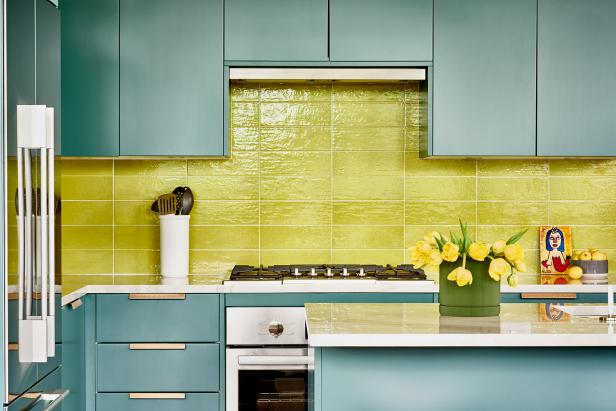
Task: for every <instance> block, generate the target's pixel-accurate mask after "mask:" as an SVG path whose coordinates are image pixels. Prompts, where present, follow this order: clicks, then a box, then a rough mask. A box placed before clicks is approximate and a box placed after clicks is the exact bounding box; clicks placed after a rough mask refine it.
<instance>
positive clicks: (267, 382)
mask: <svg viewBox="0 0 616 411" xmlns="http://www.w3.org/2000/svg"><path fill="white" fill-rule="evenodd" d="M307 385H308V371H305V370H298V371H295V370H293V371H282V370H281V371H273V370H267V371H266V370H240V371H239V387H238V388H239V410H238V411H307V410H308V392H307Z"/></svg>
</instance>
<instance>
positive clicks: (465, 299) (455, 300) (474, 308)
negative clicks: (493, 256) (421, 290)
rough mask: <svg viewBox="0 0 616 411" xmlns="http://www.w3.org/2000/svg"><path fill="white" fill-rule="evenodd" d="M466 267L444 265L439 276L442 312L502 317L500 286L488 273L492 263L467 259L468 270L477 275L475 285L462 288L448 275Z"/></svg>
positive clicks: (453, 314) (460, 315)
mask: <svg viewBox="0 0 616 411" xmlns="http://www.w3.org/2000/svg"><path fill="white" fill-rule="evenodd" d="M461 265H462V258H460V259H459V260H458V261H456V262H455V263H448V262H443V264H441V266H440V276H439V302H440V306H439V312H440V313H441V315H447V316H451V317H491V316H495V315H499V314H500V283H499V282H497V281H494V280H493V279H492V278H491V277H490V275H489V274H488V269H489V267H490V260H488V259H486V261H483V262H480V261H475V260H473V259H471V258H467V260H466V268H467V269H469V270H470V271H471V272H472V273H473V283H472V284H471V285H466V286H464V287H458V285H457V284H456V283H455V282H454V281H449V280H447V275H448V274H449V273H450V272H452V271H453V270H454V269H455V268H457V267H460V266H461Z"/></svg>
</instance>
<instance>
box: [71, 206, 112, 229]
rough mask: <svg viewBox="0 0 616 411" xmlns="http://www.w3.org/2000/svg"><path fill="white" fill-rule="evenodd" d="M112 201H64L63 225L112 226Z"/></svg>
mask: <svg viewBox="0 0 616 411" xmlns="http://www.w3.org/2000/svg"><path fill="white" fill-rule="evenodd" d="M112 224H113V202H112V201H63V202H62V225H63V226H65V225H112Z"/></svg>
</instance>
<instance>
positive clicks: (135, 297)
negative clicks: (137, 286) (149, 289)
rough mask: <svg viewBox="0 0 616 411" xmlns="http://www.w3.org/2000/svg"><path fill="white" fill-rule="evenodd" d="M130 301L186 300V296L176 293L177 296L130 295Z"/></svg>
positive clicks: (159, 294)
mask: <svg viewBox="0 0 616 411" xmlns="http://www.w3.org/2000/svg"><path fill="white" fill-rule="evenodd" d="M128 299H129V300H185V299H186V294H181V293H175V294H165V293H158V294H139V293H132V294H129V295H128Z"/></svg>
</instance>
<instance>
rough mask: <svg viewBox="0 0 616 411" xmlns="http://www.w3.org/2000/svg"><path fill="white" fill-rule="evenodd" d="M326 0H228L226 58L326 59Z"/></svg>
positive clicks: (258, 59) (226, 3) (254, 59)
mask: <svg viewBox="0 0 616 411" xmlns="http://www.w3.org/2000/svg"><path fill="white" fill-rule="evenodd" d="M327 3H328V2H327V0H311V1H306V0H260V1H254V0H226V1H225V60H238V61H239V60H243V61H307V62H308V61H327V59H328V55H327V41H328V39H327V19H328V11H327Z"/></svg>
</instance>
